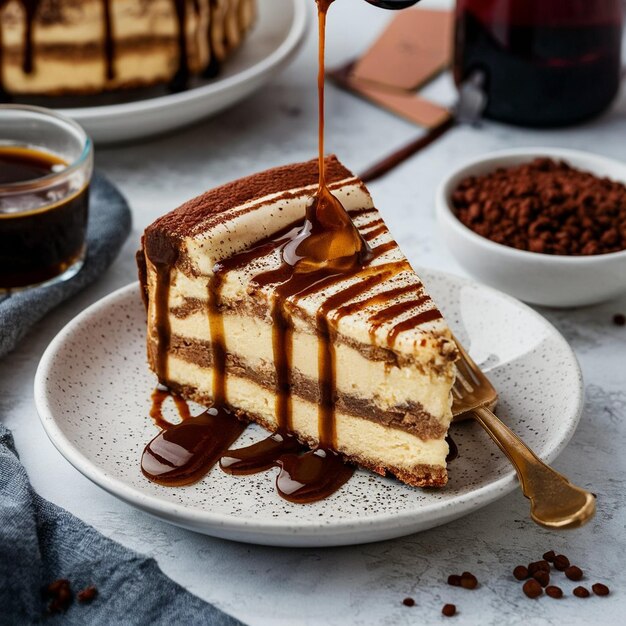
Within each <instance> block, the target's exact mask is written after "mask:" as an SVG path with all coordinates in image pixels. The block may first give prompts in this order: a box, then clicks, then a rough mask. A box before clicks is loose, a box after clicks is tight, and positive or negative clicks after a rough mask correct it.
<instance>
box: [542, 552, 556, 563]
mask: <svg viewBox="0 0 626 626" xmlns="http://www.w3.org/2000/svg"><path fill="white" fill-rule="evenodd" d="M555 556H556V554H555V553H554V550H548V551H547V552H544V555H543V560H544V561H548V563H554V557H555Z"/></svg>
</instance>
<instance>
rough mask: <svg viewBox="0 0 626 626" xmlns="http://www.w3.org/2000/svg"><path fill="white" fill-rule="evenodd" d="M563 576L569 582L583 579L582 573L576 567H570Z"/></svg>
mask: <svg viewBox="0 0 626 626" xmlns="http://www.w3.org/2000/svg"><path fill="white" fill-rule="evenodd" d="M565 575H566V576H567V577H568V578H569V579H570V580H580V579H581V578H582V577H583V571H582V570H581V569H580V567H578V566H577V565H570V566H569V567H568V568H567V569H566V570H565Z"/></svg>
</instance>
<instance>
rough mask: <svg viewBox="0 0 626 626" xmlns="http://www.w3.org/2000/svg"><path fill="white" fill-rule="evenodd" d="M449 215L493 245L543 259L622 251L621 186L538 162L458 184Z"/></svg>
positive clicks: (560, 164)
mask: <svg viewBox="0 0 626 626" xmlns="http://www.w3.org/2000/svg"><path fill="white" fill-rule="evenodd" d="M451 201H452V207H453V210H454V213H455V214H456V216H457V217H458V218H459V220H460V221H461V222H462V223H463V224H465V226H467V227H468V228H470V229H471V230H473V231H474V232H475V233H477V234H479V235H481V236H483V237H486V238H487V239H491V240H492V241H495V242H496V243H500V244H503V245H505V246H510V247H513V248H517V249H519V250H528V251H530V252H541V253H544V254H558V255H569V256H587V255H595V254H606V253H610V252H617V251H620V250H625V249H626V186H625V185H623V184H621V183H618V182H615V181H612V180H609V179H608V178H600V177H598V176H595V175H594V174H591V173H589V172H584V171H582V170H578V169H576V168H574V167H572V166H570V165H569V164H567V163H566V162H564V161H555V160H553V159H550V158H538V159H535V160H533V161H531V162H529V163H524V164H522V165H517V166H514V167H508V168H499V169H497V170H495V171H494V172H491V173H489V174H485V175H482V176H470V177H468V178H466V179H465V180H463V181H461V183H459V185H458V187H457V188H456V190H455V191H454V192H453V193H452V196H451Z"/></svg>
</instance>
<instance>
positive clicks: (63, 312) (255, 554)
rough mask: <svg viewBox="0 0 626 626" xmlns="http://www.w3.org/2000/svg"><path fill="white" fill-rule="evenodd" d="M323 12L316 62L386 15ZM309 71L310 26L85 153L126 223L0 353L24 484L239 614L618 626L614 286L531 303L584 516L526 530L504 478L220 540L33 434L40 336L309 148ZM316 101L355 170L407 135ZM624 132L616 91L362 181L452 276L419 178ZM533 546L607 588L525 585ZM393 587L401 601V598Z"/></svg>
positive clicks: (417, 252) (620, 151) (625, 105)
mask: <svg viewBox="0 0 626 626" xmlns="http://www.w3.org/2000/svg"><path fill="white" fill-rule="evenodd" d="M333 12H334V15H333V16H332V19H330V24H329V46H328V48H329V49H328V59H329V64H335V63H339V62H341V61H343V60H346V59H347V58H349V57H351V56H353V55H354V54H356V53H358V52H360V51H361V50H363V48H364V47H365V45H366V43H367V42H368V41H370V40H371V39H372V37H373V36H374V35H375V34H376V33H377V32H378V31H379V30H380V29H381V28H382V27H383V25H384V23H385V21H386V20H388V19H389V17H390V16H389V14H388V13H385V12H382V11H378V10H376V9H374V8H372V7H370V6H368V5H366V4H365V3H363V2H360V1H359V0H345V1H344V2H342V3H337V5H336V8H334V9H333ZM348 24H350V28H347V25H348ZM315 72H316V65H315V40H314V37H309V40H308V41H307V43H306V45H305V46H304V48H303V50H302V51H301V53H300V54H299V56H298V57H297V59H296V60H295V62H294V63H293V65H292V66H291V67H290V68H289V69H288V70H287V71H286V72H285V73H284V74H283V75H282V76H281V77H279V78H278V79H276V80H274V82H273V83H272V84H271V85H269V86H267V87H266V88H264V89H262V90H261V91H259V92H258V93H256V94H255V95H254V96H252V97H251V98H250V99H248V100H246V101H245V102H244V103H242V104H240V105H238V106H236V107H234V108H233V109H231V110H230V111H228V112H226V113H223V114H221V115H219V116H218V117H215V118H213V119H212V120H208V121H206V122H204V123H202V124H200V125H198V126H195V127H193V128H191V129H187V130H184V131H181V132H178V133H177V134H176V135H173V136H168V137H163V138H158V139H154V140H152V141H149V142H145V143H142V144H137V145H129V146H121V147H115V148H101V149H98V150H97V166H98V167H99V168H100V169H101V170H102V171H104V172H105V173H106V174H107V175H108V176H109V177H110V178H111V179H112V180H113V181H114V182H115V183H117V184H118V185H119V187H120V188H121V189H122V191H123V192H124V193H125V194H126V196H127V197H128V199H129V201H130V204H131V206H132V208H133V216H134V228H133V232H132V235H131V237H130V239H129V241H128V243H127V244H126V246H125V247H124V249H123V250H122V253H121V255H120V256H119V258H118V259H117V261H116V262H115V264H114V265H113V267H112V268H111V269H110V271H109V272H108V273H107V275H106V276H105V277H103V278H102V279H101V280H100V281H99V282H98V283H97V284H96V285H94V286H93V287H91V288H90V289H88V290H86V291H85V292H83V293H82V294H81V295H80V296H78V297H76V298H74V299H73V300H72V301H71V302H69V303H67V304H65V305H63V306H61V307H59V308H58V309H57V310H56V311H54V312H53V313H52V314H50V315H49V316H48V317H47V318H46V319H45V320H43V321H42V322H40V323H39V325H38V326H37V328H36V329H35V330H34V332H32V333H31V335H30V336H29V337H28V338H27V339H26V340H25V341H24V342H23V343H22V344H21V345H20V347H19V348H18V349H17V350H16V351H15V352H14V353H13V354H11V355H10V356H9V357H7V358H6V359H4V360H3V361H2V362H0V416H1V419H2V420H3V421H4V422H5V423H6V425H7V426H8V427H9V428H11V429H12V430H13V432H14V434H15V437H16V442H17V446H18V449H19V452H20V455H21V458H22V460H23V462H24V464H25V466H26V468H27V470H28V472H29V475H30V477H31V479H32V482H33V485H34V487H35V488H36V490H37V491H38V492H39V493H40V494H41V495H42V496H44V497H45V498H48V499H49V500H52V501H53V502H55V503H57V504H59V505H60V506H63V507H65V508H66V509H68V510H69V511H71V512H72V513H74V514H75V515H77V516H79V517H80V518H82V519H84V520H85V521H87V522H88V523H90V524H92V525H94V526H95V527H96V528H97V529H99V530H100V531H101V532H102V533H104V534H105V535H107V536H109V537H111V538H113V539H115V540H117V541H119V542H120V543H122V544H124V545H126V546H128V547H130V548H133V549H135V550H138V551H140V552H143V553H146V554H149V555H152V556H154V557H155V558H156V559H157V561H158V562H159V564H160V566H161V567H162V569H163V570H164V571H165V573H166V574H168V575H169V576H171V577H172V578H173V579H174V580H176V581H178V582H180V583H181V584H182V585H184V586H185V587H187V588H188V589H190V590H191V591H192V592H193V593H195V594H197V595H199V596H200V597H202V598H204V599H206V600H208V601H210V602H213V603H215V604H216V605H218V606H219V607H220V608H222V609H224V610H225V611H228V612H229V613H231V614H233V615H235V616H236V617H238V618H239V619H241V620H242V621H244V622H246V623H248V624H251V625H254V626H265V625H267V626H269V625H272V626H275V625H277V624H285V625H287V624H289V625H293V624H306V625H310V626H313V625H335V624H336V625H340V624H341V625H344V624H350V625H355V626H356V625H365V624H376V625H385V624H388V625H391V624H400V625H402V624H407V625H408V624H418V623H420V624H422V623H427V624H437V623H446V619H447V618H445V617H442V616H441V607H442V605H443V604H444V603H447V602H451V603H454V604H456V605H457V608H458V610H459V613H458V614H457V616H456V617H455V618H454V620H453V623H456V624H482V625H488V624H494V625H495V624H503V623H506V624H525V623H532V624H533V625H535V624H560V623H566V624H595V623H601V624H623V623H624V622H623V620H624V617H623V616H624V613H625V612H626V594H625V589H624V583H623V577H622V576H621V572H622V570H623V563H622V559H623V554H624V547H625V546H624V544H625V537H626V529H625V523H626V514H625V508H624V505H625V504H626V481H625V480H624V475H625V474H626V461H625V459H626V456H625V455H624V454H623V450H624V449H625V448H626V329H624V328H618V327H617V326H614V325H613V324H612V321H611V320H612V316H613V314H614V313H617V312H625V313H626V294H625V295H624V296H623V297H622V298H621V299H619V300H615V301H613V302H609V303H606V304H604V305H601V306H596V307H588V308H583V309H576V310H544V309H541V310H540V312H541V313H542V314H543V315H545V316H546V317H547V318H548V319H549V320H550V321H551V322H552V323H553V324H554V325H555V326H556V327H557V328H558V329H559V330H560V331H561V332H562V333H563V334H564V335H565V337H566V338H567V339H568V341H569V342H570V343H571V345H572V347H573V348H574V350H575V351H576V354H577V356H578V358H579V360H580V363H581V366H582V369H583V373H584V378H585V385H586V403H585V409H584V414H583V417H582V420H581V423H580V427H579V428H578V431H577V432H576V434H575V436H574V438H573V439H572V441H571V443H570V444H569V446H568V447H567V449H566V450H565V451H564V452H563V453H562V454H561V456H560V457H559V458H558V459H557V461H556V462H555V467H556V468H557V469H558V470H560V471H562V472H564V473H566V474H567V475H568V476H570V477H571V478H572V479H573V480H574V481H575V482H577V483H578V484H580V485H582V486H584V487H587V488H589V489H591V490H592V491H594V492H595V493H596V494H597V496H598V514H597V516H596V518H595V519H594V520H593V521H592V522H591V523H589V524H588V525H587V526H586V527H584V528H582V529H578V530H575V531H569V532H552V531H547V530H544V529H542V528H540V527H538V526H536V525H535V524H534V523H533V522H531V521H530V519H529V515H528V502H527V501H526V500H525V499H524V498H523V497H522V495H521V493H520V492H519V491H517V492H515V493H513V494H511V495H509V496H507V497H505V498H503V499H502V500H500V501H498V502H496V503H494V504H492V505H490V506H488V507H486V508H484V509H482V510H480V511H478V512H475V513H473V514H471V515H468V516H467V517H464V518H462V519H460V520H458V521H456V522H453V523H450V524H447V525H446V526H443V527H440V528H436V529H433V530H430V531H428V532H423V533H420V534H417V535H412V536H409V537H405V538H402V539H397V540H394V541H386V542H383V543H378V544H372V545H362V546H355V547H346V548H335V549H306V550H303V549H276V548H267V547H258V546H252V545H244V544H237V543H232V542H228V541H223V540H219V539H213V538H210V537H205V536H202V535H197V534H194V533H192V532H188V531H185V530H181V529H179V528H176V527H174V526H170V525H168V524H166V523H164V522H160V521H158V520H156V519H152V518H151V517H148V516H147V515H145V514H144V513H142V512H140V511H137V510H135V509H133V508H131V507H130V506H128V505H126V504H124V503H122V502H120V501H119V500H117V499H115V498H114V497H113V496H110V495H109V494H107V493H105V492H104V491H102V490H101V489H99V488H98V487H96V486H95V485H93V484H92V483H90V482H89V481H88V480H87V479H86V478H84V477H83V476H82V475H80V474H79V473H78V472H77V471H76V470H75V469H74V468H73V467H72V466H70V465H69V463H67V461H65V459H64V458H63V457H61V455H60V454H59V453H58V452H57V451H56V450H55V449H54V448H53V446H52V444H51V443H50V442H49V440H48V439H47V437H46V435H45V434H44V431H43V429H42V427H41V425H40V423H39V420H38V418H37V414H36V410H35V406H34V401H33V393H32V382H33V377H34V374H35V370H36V367H37V363H38V361H39V358H40V356H41V354H42V352H43V350H44V349H45V347H46V345H47V344H48V342H49V341H50V340H51V339H52V338H53V337H54V335H55V334H56V333H57V332H58V331H59V330H60V329H61V328H62V326H63V325H64V324H66V323H67V322H68V321H69V320H70V319H71V318H72V317H73V316H74V315H76V314H77V313H78V312H79V311H81V310H82V309H83V308H85V307H86V306H87V305H89V304H91V303H92V302H94V301H96V300H97V299H99V298H100V297H102V296H104V295H105V294H107V293H109V292H111V291H112V290H114V289H116V288H118V287H120V286H122V285H125V284H127V283H128V282H131V281H133V280H135V267H134V258H133V255H134V252H135V249H136V248H137V245H138V239H139V236H140V233H141V231H142V230H143V228H144V227H145V226H146V225H147V224H148V223H150V222H151V221H152V220H153V219H154V218H156V217H157V216H159V215H161V214H163V213H165V212H166V211H169V210H170V209H172V208H174V207H175V206H177V205H178V204H179V203H181V202H182V201H184V200H186V199H188V198H190V197H191V196H193V195H196V194H197V193H200V192H202V191H204V190H205V189H207V188H210V187H212V186H214V185H216V184H220V183H223V182H226V181H228V180H230V179H233V178H236V177H239V176H242V175H245V174H249V173H251V172H254V171H257V170H261V169H264V168H266V167H269V166H272V165H278V164H282V163H287V162H291V161H296V160H301V159H307V158H311V157H312V156H313V155H314V154H315V151H316V92H315ZM433 90H434V93H435V95H436V96H437V97H439V98H441V99H442V100H444V101H445V100H446V99H447V100H450V99H451V97H452V86H451V84H450V81H449V78H443V79H441V80H439V81H438V82H437V84H436V85H435V86H434V87H433ZM327 107H328V114H327V115H328V122H327V128H328V131H327V132H328V134H327V148H328V150H329V151H333V152H336V153H337V154H338V155H339V156H340V158H341V159H342V160H343V161H344V162H345V163H347V164H348V165H349V166H351V167H352V168H353V169H355V170H356V171H359V170H361V169H362V168H363V167H364V166H366V165H367V164H368V163H369V162H370V161H372V160H375V159H376V158H377V157H379V156H381V155H383V154H385V153H387V152H389V151H391V150H393V149H394V148H395V147H397V146H399V145H401V144H402V143H403V142H405V141H406V140H407V139H409V138H412V137H413V136H415V135H416V134H417V133H418V132H419V131H418V130H417V129H416V128H415V127H413V126H411V125H410V124H408V123H405V122H404V121H402V120H400V119H398V118H395V117H393V116H392V115H389V114H387V113H384V112H382V111H380V110H378V109H376V108H374V107H373V106H371V105H369V104H367V103H365V102H363V101H360V100H358V99H356V98H353V97H352V96H350V95H348V94H346V93H343V92H341V91H338V90H337V89H335V88H334V87H332V86H331V87H329V88H328V95H327ZM624 137H626V94H622V96H621V97H619V98H618V100H617V101H616V103H615V105H614V106H613V108H612V109H611V111H609V112H608V113H607V114H605V115H604V116H602V117H601V118H599V119H597V120H594V121H592V122H590V123H588V124H585V125H582V126H578V127H576V128H572V129H564V130H555V131H533V130H524V129H517V128H512V127H508V126H504V125H498V124H493V123H485V124H484V125H483V126H482V127H481V128H469V127H462V128H458V129H455V130H453V131H451V132H450V133H448V134H447V135H446V136H445V137H443V138H442V139H440V140H439V141H438V142H437V143H436V144H434V145H433V146H431V147H430V148H429V149H428V150H426V151H424V152H423V153H421V154H420V155H418V156H416V157H414V158H412V159H411V160H410V161H408V162H407V163H406V164H404V165H403V166H401V167H399V168H397V169H396V170H395V171H394V172H393V173H391V174H390V175H388V176H387V177H386V178H384V179H382V180H380V181H378V182H376V183H373V184H372V185H371V192H372V194H373V196H374V198H375V200H376V202H377V204H378V206H379V207H380V208H381V210H382V212H383V215H384V216H385V219H386V220H387V222H388V224H389V226H390V228H391V230H392V232H394V233H395V234H396V236H397V239H398V241H399V243H400V245H401V247H402V248H403V250H404V251H405V252H406V254H407V256H408V257H409V259H410V261H411V262H413V263H414V264H416V265H418V266H419V265H425V266H431V267H435V268H438V269H442V270H446V271H450V272H454V273H458V274H463V273H464V272H463V268H461V267H459V266H458V265H457V264H456V263H455V262H454V260H453V259H452V258H451V256H450V255H449V253H448V252H447V251H446V250H445V249H444V248H443V247H442V244H441V241H440V239H439V237H438V234H437V231H436V227H435V220H434V191H435V187H436V185H437V183H438V181H439V180H440V179H441V178H442V177H443V176H444V175H445V173H446V172H447V171H448V170H449V168H451V167H454V166H455V165H457V164H458V163H460V162H462V161H463V160H465V159H468V158H470V157H472V156H474V155H479V154H483V153H486V152H488V151H491V150H496V149H499V148H509V147H513V146H561V147H571V148H579V149H585V150H590V151H593V152H597V153H600V154H605V155H608V156H612V157H616V158H620V159H626V142H625V141H624ZM555 419H558V415H557V416H555ZM548 549H554V550H556V551H558V552H563V553H565V554H567V555H569V556H570V558H572V560H573V561H575V562H576V563H578V564H579V565H580V566H581V567H583V569H584V570H585V571H587V572H588V573H589V576H588V578H587V581H586V582H587V583H588V584H591V583H592V582H595V581H596V580H601V581H604V582H607V583H608V584H609V585H610V586H611V589H612V593H611V595H610V596H609V597H608V598H597V597H591V598H589V599H586V600H582V599H577V598H573V597H571V596H570V597H568V598H567V599H563V600H552V599H550V598H547V597H543V598H541V599H539V600H534V601H531V600H529V599H527V598H526V597H525V596H523V594H522V592H521V588H520V585H519V583H516V582H515V581H514V579H513V578H512V576H511V571H512V569H513V567H514V566H515V565H517V564H519V563H527V562H529V561H531V560H536V559H537V558H540V556H541V554H542V553H543V552H544V551H545V550H548ZM463 570H470V571H472V572H473V573H475V574H476V575H477V577H478V579H479V581H480V582H481V586H480V588H479V589H477V590H476V591H466V590H463V589H457V588H452V587H449V586H448V585H447V584H445V580H446V578H447V576H448V574H450V573H455V572H461V571H463ZM571 586H572V585H569V584H567V585H564V587H566V588H567V589H569V588H570V587H571ZM406 596H411V597H413V598H414V599H415V601H416V606H415V607H412V608H407V607H405V606H403V605H402V599H403V598H405V597H406Z"/></svg>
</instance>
